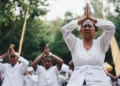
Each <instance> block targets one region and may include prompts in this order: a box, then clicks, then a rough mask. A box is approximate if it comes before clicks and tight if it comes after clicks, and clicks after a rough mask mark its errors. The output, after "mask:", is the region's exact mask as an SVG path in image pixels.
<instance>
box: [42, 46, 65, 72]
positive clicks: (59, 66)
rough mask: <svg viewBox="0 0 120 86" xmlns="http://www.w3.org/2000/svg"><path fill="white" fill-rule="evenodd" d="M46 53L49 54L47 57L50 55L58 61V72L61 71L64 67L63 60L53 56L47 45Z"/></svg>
mask: <svg viewBox="0 0 120 86" xmlns="http://www.w3.org/2000/svg"><path fill="white" fill-rule="evenodd" d="M44 53H45V54H47V55H50V56H51V57H52V58H53V59H54V60H55V61H56V63H57V68H58V70H61V67H62V64H63V60H62V59H61V58H60V57H58V56H57V55H55V54H52V53H51V52H50V50H49V47H48V44H47V45H46V48H45V50H44Z"/></svg>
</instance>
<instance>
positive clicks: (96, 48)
mask: <svg viewBox="0 0 120 86" xmlns="http://www.w3.org/2000/svg"><path fill="white" fill-rule="evenodd" d="M79 25H81V28H80V33H81V35H82V36H83V39H80V38H77V37H75V35H74V34H72V31H73V30H74V29H76V28H77V27H78V26H79ZM99 28H102V29H103V34H102V35H101V36H100V37H98V38H97V39H94V38H95V35H96V34H97V31H98V29H99ZM61 31H62V35H63V38H64V40H65V43H66V45H67V46H68V48H69V50H70V52H71V55H72V61H71V62H70V66H71V65H72V66H71V67H72V70H70V67H69V66H67V65H66V64H64V63H63V60H62V59H61V58H60V57H58V56H57V55H55V54H53V53H51V52H50V49H49V47H48V45H46V46H45V48H44V51H43V53H41V54H40V55H39V56H38V57H37V58H36V59H35V60H34V61H33V62H32V64H31V67H28V65H29V62H28V61H27V60H26V59H25V58H23V57H22V56H20V55H19V54H18V53H17V52H15V50H14V49H13V47H10V48H9V49H8V52H7V53H5V54H4V55H1V56H0V59H4V58H6V57H8V59H9V62H8V63H0V71H1V73H3V75H4V80H3V83H2V86H62V84H63V83H64V84H67V86H83V85H86V86H112V83H111V82H110V79H109V78H108V76H107V75H109V74H107V73H106V72H105V70H104V68H103V63H104V59H105V53H106V51H107V49H108V47H109V43H110V40H111V38H112V36H113V35H114V33H115V25H114V24H113V23H112V22H111V21H108V20H103V19H98V18H95V17H93V15H92V14H91V10H90V7H89V4H86V6H85V9H84V16H83V17H81V18H79V19H77V20H73V21H71V22H70V23H68V24H66V25H64V26H63V27H62V29H61ZM40 61H41V62H42V65H38V64H39V62H40ZM54 61H55V62H56V65H55V66H53V62H54ZM110 77H111V76H110ZM118 78H119V77H118ZM118 81H120V80H119V79H118Z"/></svg>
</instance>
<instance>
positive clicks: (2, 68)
mask: <svg viewBox="0 0 120 86" xmlns="http://www.w3.org/2000/svg"><path fill="white" fill-rule="evenodd" d="M0 71H1V72H2V73H4V71H5V65H4V64H2V63H0Z"/></svg>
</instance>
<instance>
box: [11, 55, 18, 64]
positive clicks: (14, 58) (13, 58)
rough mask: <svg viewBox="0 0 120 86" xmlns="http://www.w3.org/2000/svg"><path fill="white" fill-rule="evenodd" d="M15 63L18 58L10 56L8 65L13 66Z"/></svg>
mask: <svg viewBox="0 0 120 86" xmlns="http://www.w3.org/2000/svg"><path fill="white" fill-rule="evenodd" d="M17 61H18V57H17V56H15V55H11V56H10V57H9V63H10V64H11V65H15V64H16V63H17Z"/></svg>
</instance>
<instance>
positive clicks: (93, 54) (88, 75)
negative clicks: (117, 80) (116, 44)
mask: <svg viewBox="0 0 120 86" xmlns="http://www.w3.org/2000/svg"><path fill="white" fill-rule="evenodd" d="M97 21H98V23H97V24H96V26H98V27H101V28H102V29H103V30H104V32H103V34H102V35H101V36H100V37H98V38H97V39H96V40H93V45H92V47H91V49H90V50H88V51H87V50H86V49H85V48H84V46H83V40H81V39H79V38H76V37H75V36H74V35H73V34H72V31H73V30H74V29H75V28H77V27H78V24H77V22H78V20H74V21H72V22H70V23H68V24H66V25H65V26H63V27H62V35H63V38H64V40H65V42H66V44H67V46H68V48H69V50H70V51H71V54H72V59H73V63H74V66H75V70H74V72H73V73H72V76H71V78H70V81H69V83H68V85H67V86H82V84H83V81H84V79H85V80H86V83H87V84H88V85H89V86H111V84H110V82H109V80H108V78H107V75H106V74H105V72H104V69H103V68H102V67H103V63H104V59H105V53H106V51H107V49H108V47H109V42H110V40H111V38H112V36H113V35H114V33H115V26H114V24H113V23H112V22H110V21H107V20H102V19H97Z"/></svg>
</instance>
